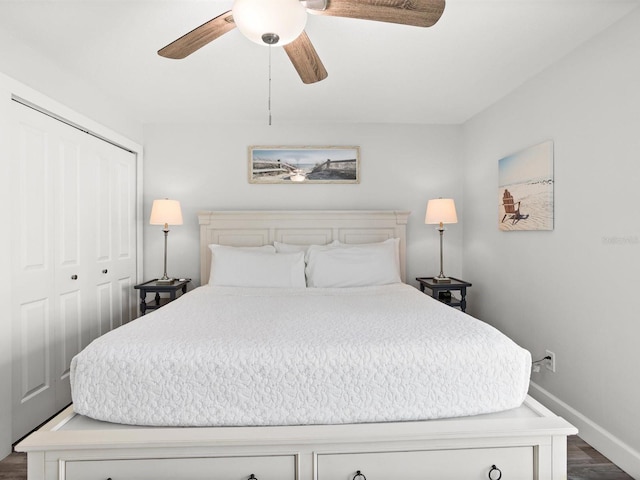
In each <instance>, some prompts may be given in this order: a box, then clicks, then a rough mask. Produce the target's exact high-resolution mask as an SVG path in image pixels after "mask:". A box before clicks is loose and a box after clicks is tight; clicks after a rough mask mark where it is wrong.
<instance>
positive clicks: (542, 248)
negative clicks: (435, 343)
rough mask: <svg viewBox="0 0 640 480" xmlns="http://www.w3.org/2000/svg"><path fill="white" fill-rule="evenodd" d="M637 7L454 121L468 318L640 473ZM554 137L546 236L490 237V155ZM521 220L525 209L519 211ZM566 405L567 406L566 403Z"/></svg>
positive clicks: (493, 226) (587, 432) (493, 214)
mask: <svg viewBox="0 0 640 480" xmlns="http://www.w3.org/2000/svg"><path fill="white" fill-rule="evenodd" d="M638 52H640V12H638V11H636V12H635V13H633V14H631V15H630V16H628V17H627V18H625V19H624V20H622V21H621V22H620V23H619V24H617V25H615V26H614V27H613V28H610V29H609V30H607V31H606V32H604V33H603V34H601V35H600V36H599V37H597V38H596V39H594V40H592V41H590V42H589V43H587V44H585V45H584V46H582V47H580V48H579V49H578V50H577V51H575V52H573V53H572V54H571V55H570V56H568V57H567V58H565V59H564V60H563V61H561V62H559V63H558V64H556V65H555V66H554V67H552V68H550V69H548V70H547V71H545V72H543V73H542V74H540V75H539V76H538V77H536V78H535V79H533V80H531V81H529V82H527V83H526V84H525V85H523V86H522V87H521V88H519V89H518V90H517V91H515V92H513V93H512V94H511V95H509V96H507V97H506V98H505V99H503V100H502V101H500V102H498V103H497V104H495V105H494V106H492V107H491V108H490V109H488V110H487V111H485V112H484V113H482V114H480V115H478V116H477V117H476V118H474V119H472V120H471V121H469V122H468V123H467V124H466V125H465V126H464V139H465V163H464V171H465V183H464V199H465V218H464V238H463V241H464V255H463V263H464V277H465V278H468V279H470V280H472V281H474V287H473V288H472V289H471V291H470V294H469V298H470V312H471V313H472V314H475V315H476V316H479V317H480V318H482V319H484V320H486V321H488V322H489V323H492V324H494V325H495V326H496V327H498V328H499V329H501V330H502V331H504V332H505V333H507V334H508V335H510V336H511V337H512V338H514V339H515V340H516V341H517V342H518V343H520V344H521V345H522V346H524V347H525V348H527V349H529V350H530V351H531V352H532V354H533V356H534V357H537V358H541V357H543V356H544V354H545V349H549V350H551V351H553V352H555V354H556V357H557V369H558V370H557V373H555V374H552V373H548V372H545V371H544V370H543V373H540V374H534V375H533V382H535V385H534V388H533V389H532V392H533V394H534V395H535V396H537V397H538V398H540V399H541V400H543V402H545V403H547V404H549V406H551V407H552V409H554V410H556V411H558V410H560V411H561V412H562V413H563V414H564V415H565V416H566V417H568V419H569V420H571V421H573V422H575V423H576V425H577V426H578V427H579V428H581V435H582V436H583V438H585V439H586V440H587V441H589V442H591V443H592V444H593V445H594V446H595V447H597V448H600V449H601V451H603V452H604V453H605V454H607V455H608V456H609V457H610V458H612V459H613V460H614V461H616V462H617V463H618V464H620V465H621V466H623V467H624V468H625V469H627V470H628V471H629V472H630V473H632V474H633V475H634V476H635V477H636V478H640V454H639V453H638V452H639V451H640V428H638V427H639V426H640V410H639V409H638V405H640V381H639V376H638V366H639V365H640V348H638V341H639V339H640V317H639V316H638V310H637V304H636V298H637V297H636V295H638V294H639V293H640V275H639V273H640V271H639V270H640V214H639V213H638V210H639V209H640V186H639V185H640V62H638ZM547 139H552V140H553V141H554V142H555V230H554V231H553V232H510V233H506V232H500V231H498V225H497V222H498V210H497V209H498V206H497V205H496V203H497V202H496V198H497V179H498V171H497V166H498V160H499V159H500V158H502V157H503V156H505V155H507V154H510V153H513V152H516V151H518V150H520V149H522V148H525V147H528V146H530V145H534V144H536V143H538V142H541V141H544V140H547ZM521 211H522V213H526V204H523V205H522V206H521ZM569 406H570V407H569Z"/></svg>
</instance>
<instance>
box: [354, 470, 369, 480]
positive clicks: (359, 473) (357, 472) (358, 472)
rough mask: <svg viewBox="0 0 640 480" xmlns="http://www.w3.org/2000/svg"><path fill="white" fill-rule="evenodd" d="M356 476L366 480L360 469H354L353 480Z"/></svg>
mask: <svg viewBox="0 0 640 480" xmlns="http://www.w3.org/2000/svg"><path fill="white" fill-rule="evenodd" d="M358 477H362V478H363V480H367V477H365V476H364V474H363V473H362V472H361V471H360V470H357V471H356V474H355V475H354V476H353V480H356V478H358Z"/></svg>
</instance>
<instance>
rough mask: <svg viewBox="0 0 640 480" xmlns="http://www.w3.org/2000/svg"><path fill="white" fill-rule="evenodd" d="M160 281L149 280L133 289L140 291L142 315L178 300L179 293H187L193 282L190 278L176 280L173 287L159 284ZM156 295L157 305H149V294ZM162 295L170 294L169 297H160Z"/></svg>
mask: <svg viewBox="0 0 640 480" xmlns="http://www.w3.org/2000/svg"><path fill="white" fill-rule="evenodd" d="M157 282H158V279H157V278H156V279H154V280H149V281H148V282H144V283H141V284H139V285H135V286H134V287H133V288H135V289H136V290H140V315H144V314H145V313H146V312H147V310H155V309H156V308H160V307H162V306H163V305H166V304H167V303H169V302H173V301H174V300H175V299H176V296H177V293H178V291H182V294H185V293H187V285H189V282H191V279H190V278H181V279H179V280H176V281H175V282H173V283H172V284H171V285H167V284H159V283H157ZM148 293H155V294H156V295H155V297H154V301H155V303H153V302H152V303H147V294H148ZM161 293H168V294H169V296H168V297H160V294H161Z"/></svg>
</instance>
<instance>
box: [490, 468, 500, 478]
mask: <svg viewBox="0 0 640 480" xmlns="http://www.w3.org/2000/svg"><path fill="white" fill-rule="evenodd" d="M501 478H502V471H501V470H500V469H499V468H498V467H496V466H495V465H491V470H489V480H500V479H501Z"/></svg>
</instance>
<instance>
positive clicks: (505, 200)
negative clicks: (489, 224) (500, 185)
mask: <svg viewBox="0 0 640 480" xmlns="http://www.w3.org/2000/svg"><path fill="white" fill-rule="evenodd" d="M502 206H503V207H504V217H502V222H504V220H505V218H507V216H509V215H510V217H509V219H510V220H512V222H511V223H512V224H515V223H516V222H517V221H518V220H520V219H521V218H523V217H522V215H520V202H514V200H513V195H511V193H510V192H509V190H507V189H505V191H504V194H503V195H502ZM502 222H501V223H502Z"/></svg>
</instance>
